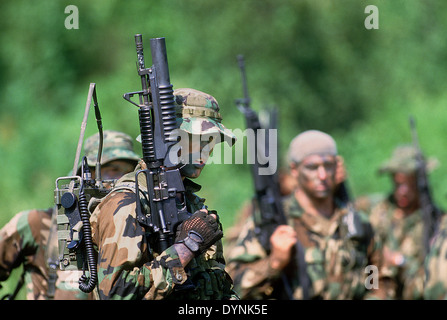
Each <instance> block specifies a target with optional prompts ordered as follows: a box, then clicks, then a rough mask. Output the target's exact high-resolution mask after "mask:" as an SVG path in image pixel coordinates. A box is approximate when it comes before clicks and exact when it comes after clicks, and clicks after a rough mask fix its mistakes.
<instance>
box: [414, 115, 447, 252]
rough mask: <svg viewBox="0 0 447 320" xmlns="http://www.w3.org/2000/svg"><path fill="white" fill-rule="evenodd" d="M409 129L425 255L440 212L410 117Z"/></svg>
mask: <svg viewBox="0 0 447 320" xmlns="http://www.w3.org/2000/svg"><path fill="white" fill-rule="evenodd" d="M410 128H411V134H412V138H413V146H414V148H415V150H416V155H415V158H416V175H417V185H418V191H419V203H420V207H421V210H422V216H423V221H424V233H423V241H424V254H425V255H427V254H428V252H429V250H430V241H431V239H432V237H433V236H434V234H435V232H436V230H437V227H438V223H439V219H440V217H441V215H442V211H441V210H440V209H439V208H438V207H437V206H435V204H434V202H433V198H432V195H431V190H430V186H429V184H428V175H427V162H426V160H425V157H424V155H423V153H422V151H421V148H420V146H419V139H418V134H417V131H416V126H415V121H414V118H413V117H411V116H410Z"/></svg>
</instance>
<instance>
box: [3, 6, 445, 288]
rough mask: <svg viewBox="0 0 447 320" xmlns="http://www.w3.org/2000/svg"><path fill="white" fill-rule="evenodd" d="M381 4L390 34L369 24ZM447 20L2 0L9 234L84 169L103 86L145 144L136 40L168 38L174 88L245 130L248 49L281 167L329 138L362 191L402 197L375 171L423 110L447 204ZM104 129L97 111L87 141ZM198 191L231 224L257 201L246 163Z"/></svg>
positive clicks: (258, 100) (419, 12)
mask: <svg viewBox="0 0 447 320" xmlns="http://www.w3.org/2000/svg"><path fill="white" fill-rule="evenodd" d="M371 4H372V5H376V6H377V8H378V9H379V29H378V30H367V29H366V28H365V27H364V20H365V18H366V17H367V15H368V14H366V13H365V7H366V6H367V5H371ZM68 5H76V6H77V7H78V9H79V29H77V30H68V29H66V28H65V27H64V21H65V19H66V18H67V16H68V14H65V13H64V9H65V7H66V6H68ZM446 15H447V2H442V1H435V0H428V1H417V0H411V1H410V0H407V1H402V0H401V1H398V0H393V1H385V0H371V1H357V0H333V1H327V0H295V1H292V0H243V1H240V0H226V1H219V2H218V1H208V0H165V1H135V0H129V1H117V0H107V1H106V0H96V1H85V0H84V1H74V0H73V1H66V0H61V1H50V0H40V1H31V0H14V1H12V0H3V1H1V2H0V28H1V30H2V32H1V33H0V42H1V44H2V45H1V47H0V70H2V71H1V72H0V158H1V159H2V166H1V167H0V176H2V179H1V181H0V188H1V190H2V192H1V193H0V203H1V204H2V211H3V213H2V215H1V216H0V225H1V226H3V225H4V224H5V223H6V222H7V221H9V220H10V219H11V218H12V217H13V215H15V214H16V213H17V212H18V211H21V210H25V209H30V208H47V207H49V206H51V205H52V204H53V190H54V182H55V179H56V178H57V177H59V176H62V175H65V174H67V173H68V172H69V171H70V169H71V168H72V166H73V162H74V156H75V151H76V145H77V141H78V137H79V132H80V125H81V121H82V117H83V113H84V108H85V102H86V97H87V93H88V88H89V84H90V83H91V82H95V83H96V84H97V93H98V99H99V105H100V108H101V113H102V116H103V124H104V127H105V128H106V129H118V130H122V131H125V132H127V133H128V134H130V135H132V136H134V137H136V136H137V135H138V133H139V128H138V115H137V108H136V107H134V106H132V105H131V104H129V103H128V102H126V101H125V100H124V99H123V98H122V94H123V93H125V92H129V91H135V90H139V89H140V80H139V77H138V76H137V73H136V67H135V62H136V54H135V47H134V34H135V33H142V34H143V39H144V42H145V44H146V45H145V47H147V48H148V47H149V45H148V43H149V39H150V38H153V37H166V44H167V51H168V60H169V67H170V74H171V82H172V83H173V85H174V88H180V87H192V88H196V89H199V90H202V91H205V92H208V93H210V94H212V95H213V96H215V97H216V98H217V100H218V101H219V103H220V105H221V113H222V115H223V117H224V124H225V125H226V126H227V127H228V128H231V129H235V128H241V129H242V130H243V129H244V125H245V124H244V119H243V117H242V114H241V113H240V112H239V111H238V110H237V108H236V107H235V104H234V100H235V99H236V98H241V97H242V87H241V79H240V73H239V68H238V65H237V60H236V55H238V54H243V55H244V56H245V62H246V70H247V79H248V90H249V94H250V96H251V99H252V107H253V108H254V109H255V110H257V111H260V110H262V109H263V108H265V107H267V106H271V105H275V106H277V107H278V108H279V109H280V117H279V125H280V129H279V132H278V134H279V141H278V142H279V150H280V154H279V157H280V160H281V164H282V165H285V163H286V162H285V157H284V154H285V152H286V151H287V147H288V144H289V142H290V140H291V139H292V138H293V137H294V136H295V135H297V134H298V133H299V132H301V131H303V130H306V129H320V130H323V131H326V132H328V133H330V134H332V135H333V136H334V137H335V138H336V140H337V142H338V146H339V150H340V153H341V154H342V155H343V156H344V157H345V161H346V166H347V169H348V172H349V187H350V189H351V192H352V194H353V196H359V195H362V194H369V193H375V192H387V191H389V190H390V187H391V185H390V183H389V179H387V177H380V176H378V175H377V174H376V171H377V168H378V166H379V165H380V164H381V163H382V161H384V160H385V159H386V158H387V157H389V156H390V155H391V152H392V149H393V148H394V147H395V146H396V145H397V144H400V143H409V142H411V133H410V129H409V125H408V117H409V115H413V116H414V118H415V119H416V125H417V129H418V131H419V139H420V144H421V147H422V149H423V151H424V152H425V153H426V154H427V155H428V156H436V157H438V159H439V160H440V162H441V166H440V168H439V169H437V170H436V171H435V172H434V173H433V174H432V175H431V177H430V178H431V183H432V189H433V194H434V197H435V200H436V201H437V202H438V204H439V205H440V206H441V207H447V201H446V197H445V196H446V193H447V185H445V184H444V183H443V177H445V176H446V174H447V166H446V165H445V163H446V161H445V159H447V151H446V150H445V149H444V148H443V146H444V137H446V133H447V132H446V131H447V129H446V126H445V125H444V118H445V117H446V115H447V110H446V108H445V106H444V101H445V98H446V93H445V90H444V88H445V83H446V80H447V79H446V78H447V62H446V61H447V59H446V58H447V48H446V46H447V42H445V41H444V33H445V30H446V27H447V19H446V18H447V17H446ZM146 51H147V52H146V57H147V58H146V63H147V64H149V63H150V55H149V50H146ZM95 132H96V128H95V122H94V118H93V116H90V117H89V122H88V125H87V132H86V136H89V135H91V134H94V133H95ZM138 147H139V146H138V144H137V143H136V150H137V151H138ZM198 182H199V183H201V184H202V185H204V186H205V187H204V189H203V190H202V191H201V192H200V193H199V194H200V195H201V196H203V197H205V198H206V199H207V203H208V204H209V206H210V207H212V208H216V209H217V210H218V211H219V212H220V213H221V217H222V221H223V224H224V226H225V227H229V226H231V225H232V223H233V222H234V217H235V215H236V213H237V212H238V210H239V208H240V207H241V205H242V204H243V202H244V201H247V200H248V199H250V197H251V196H252V195H253V186H252V181H251V176H250V172H249V170H248V167H247V165H241V164H233V165H231V164H226V165H217V164H216V165H209V166H207V167H206V168H205V170H204V171H203V174H202V176H201V177H200V178H199V179H198ZM12 286H13V284H12ZM5 288H6V289H8V287H7V286H5Z"/></svg>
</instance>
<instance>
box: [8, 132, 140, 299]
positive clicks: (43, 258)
mask: <svg viewBox="0 0 447 320" xmlns="http://www.w3.org/2000/svg"><path fill="white" fill-rule="evenodd" d="M98 144H99V139H98V134H96V135H94V136H91V137H89V138H88V139H86V141H85V144H84V152H85V154H86V156H87V162H88V164H89V167H90V169H91V170H92V176H94V170H95V167H94V166H95V164H96V155H97V152H98V151H97V150H98ZM138 160H139V156H138V155H137V154H136V153H134V152H133V143H132V139H131V137H129V136H128V135H126V134H124V133H121V132H118V131H111V130H106V131H104V145H103V154H102V159H101V165H102V168H101V174H102V177H103V178H104V179H118V178H120V177H121V176H122V175H123V174H125V173H127V172H129V171H132V170H133V169H134V168H135V166H136V165H137V162H138ZM53 212H54V214H53ZM55 217H56V210H53V208H49V209H46V210H38V209H33V210H27V211H22V212H19V213H18V214H17V215H15V216H14V217H13V218H12V219H11V220H10V221H9V222H8V223H7V224H6V225H5V226H4V227H3V228H2V229H1V230H0V281H5V280H6V279H7V278H8V277H9V275H10V273H11V271H12V270H13V269H15V268H17V267H19V266H20V265H23V267H24V273H23V275H22V276H23V277H24V280H25V283H26V299H27V300H43V299H63V300H77V299H79V300H84V299H92V298H93V296H92V295H91V294H90V295H87V294H86V293H84V292H82V291H80V290H79V288H78V279H79V277H80V275H81V274H82V272H81V271H80V272H79V273H76V272H72V271H61V270H59V269H58V268H57V265H58V262H57V234H56V232H57V231H56V223H55V221H54V218H55ZM52 219H53V220H52ZM50 230H51V231H50ZM50 266H51V267H52V268H50Z"/></svg>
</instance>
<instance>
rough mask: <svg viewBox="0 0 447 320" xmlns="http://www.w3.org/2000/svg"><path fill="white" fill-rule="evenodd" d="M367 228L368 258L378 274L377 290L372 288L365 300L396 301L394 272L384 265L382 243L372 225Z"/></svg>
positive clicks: (367, 225)
mask: <svg viewBox="0 0 447 320" xmlns="http://www.w3.org/2000/svg"><path fill="white" fill-rule="evenodd" d="M365 227H366V228H367V229H368V234H369V243H368V246H367V256H368V263H369V266H374V267H376V268H374V270H376V271H377V272H378V274H377V280H378V286H377V288H375V287H372V288H371V289H368V290H367V292H366V294H365V297H364V299H367V300H372V299H381V300H384V299H394V298H395V294H396V282H395V280H394V277H393V272H392V271H390V270H389V269H388V267H387V266H386V265H385V263H384V257H383V250H382V247H383V245H382V242H381V240H380V238H379V236H378V235H377V234H375V233H374V230H373V228H372V226H371V224H369V223H366V224H365Z"/></svg>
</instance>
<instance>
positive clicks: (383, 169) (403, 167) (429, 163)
mask: <svg viewBox="0 0 447 320" xmlns="http://www.w3.org/2000/svg"><path fill="white" fill-rule="evenodd" d="M416 152H417V151H416V148H415V147H414V146H412V145H400V146H397V147H396V148H395V149H394V151H393V155H392V156H391V158H390V159H388V160H386V161H385V162H384V163H383V164H382V165H381V166H380V168H379V173H380V174H382V173H391V174H393V173H396V172H403V173H412V172H415V171H416V169H417V161H416ZM425 162H426V170H427V171H428V172H430V171H433V170H434V169H436V168H437V167H438V165H439V161H438V160H437V159H436V158H433V157H431V158H428V159H426V161H425Z"/></svg>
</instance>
